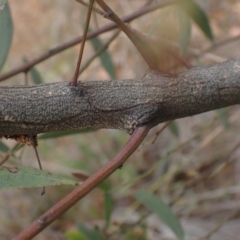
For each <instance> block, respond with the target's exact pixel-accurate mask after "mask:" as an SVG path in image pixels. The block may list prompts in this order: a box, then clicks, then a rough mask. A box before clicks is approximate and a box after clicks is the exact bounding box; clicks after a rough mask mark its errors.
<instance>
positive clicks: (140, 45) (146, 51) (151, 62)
mask: <svg viewBox="0 0 240 240" xmlns="http://www.w3.org/2000/svg"><path fill="white" fill-rule="evenodd" d="M96 2H97V3H98V5H99V6H100V7H101V8H102V9H103V10H104V11H105V17H107V18H109V19H111V20H113V21H114V22H115V23H116V24H117V25H118V27H119V28H120V29H121V30H122V31H123V32H124V33H125V34H126V35H127V36H128V38H129V39H130V40H131V41H132V43H133V44H134V46H135V47H136V48H137V50H138V52H139V53H140V54H141V56H142V57H143V59H144V60H145V62H146V63H147V65H148V66H149V68H151V69H157V59H156V56H155V52H153V51H152V50H151V48H150V46H149V44H148V42H146V41H144V39H143V38H139V37H138V36H137V35H135V33H134V30H133V29H131V27H130V26H128V25H127V24H125V23H124V21H122V20H121V19H120V18H119V17H118V15H117V14H116V13H114V11H113V10H112V9H111V8H110V7H109V6H108V5H107V4H106V3H105V2H104V1H103V0H96Z"/></svg>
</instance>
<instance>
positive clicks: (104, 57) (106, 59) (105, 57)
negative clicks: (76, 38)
mask: <svg viewBox="0 0 240 240" xmlns="http://www.w3.org/2000/svg"><path fill="white" fill-rule="evenodd" d="M90 42H91V44H92V46H93V48H94V50H95V51H98V50H99V49H101V48H102V47H103V43H102V41H101V40H100V39H99V38H97V37H95V38H92V39H90ZM99 58H100V61H101V63H102V65H103V67H104V68H105V69H106V71H107V73H108V74H109V76H110V77H111V78H112V79H116V72H115V67H114V65H113V62H112V58H111V55H110V54H109V53H108V51H107V50H105V51H104V52H102V53H101V54H100V56H99Z"/></svg>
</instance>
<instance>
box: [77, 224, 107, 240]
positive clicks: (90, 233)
mask: <svg viewBox="0 0 240 240" xmlns="http://www.w3.org/2000/svg"><path fill="white" fill-rule="evenodd" d="M78 230H79V231H80V232H81V233H82V234H83V235H84V236H85V237H86V239H87V240H105V238H103V237H102V235H101V233H100V232H99V231H98V230H97V229H92V230H90V229H88V228H86V227H85V226H84V225H83V224H81V223H78Z"/></svg>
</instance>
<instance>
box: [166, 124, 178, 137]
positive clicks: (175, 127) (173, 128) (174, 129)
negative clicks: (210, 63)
mask: <svg viewBox="0 0 240 240" xmlns="http://www.w3.org/2000/svg"><path fill="white" fill-rule="evenodd" d="M168 129H169V130H170V131H171V133H172V134H173V135H174V136H175V137H179V135H180V132H179V128H178V125H177V123H176V122H175V121H172V122H171V123H170V124H169V125H168Z"/></svg>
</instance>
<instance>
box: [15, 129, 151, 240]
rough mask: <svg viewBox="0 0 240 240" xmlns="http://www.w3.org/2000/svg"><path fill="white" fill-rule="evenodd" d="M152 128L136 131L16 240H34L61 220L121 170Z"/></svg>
mask: <svg viewBox="0 0 240 240" xmlns="http://www.w3.org/2000/svg"><path fill="white" fill-rule="evenodd" d="M151 127H152V125H151V124H149V125H144V126H142V127H139V128H137V129H136V130H135V132H134V133H133V135H132V136H131V138H130V139H129V141H128V142H127V144H126V145H125V146H124V147H123V148H122V149H121V151H119V152H118V153H117V155H116V156H115V157H114V158H113V159H112V160H111V161H109V162H108V163H107V164H106V165H104V166H103V167H102V168H101V169H100V170H98V171H97V172H96V173H94V174H93V175H92V176H91V177H89V178H88V179H87V180H86V181H84V182H83V184H81V185H80V186H79V187H77V188H76V189H75V190H73V191H72V192H71V193H70V194H68V195H67V196H66V197H64V198H63V199H62V200H60V201H59V202H58V203H57V204H56V205H54V206H53V207H52V208H51V209H49V210H48V211H47V212H46V213H44V214H43V215H42V216H41V217H39V218H38V219H37V220H35V221H34V222H33V223H32V224H30V225H29V226H28V227H27V228H26V229H24V230H23V231H22V232H21V233H20V234H19V235H18V236H16V237H15V238H14V239H15V240H22V239H25V240H27V239H32V238H33V237H34V236H36V235H37V234H38V233H39V232H41V231H42V230H43V229H44V228H46V227H47V226H48V225H49V224H51V223H52V222H53V221H54V220H56V219H57V218H59V217H60V216H61V215H62V214H63V213H65V212H66V211H67V210H68V209H70V208H71V207H72V206H73V205H74V204H76V203H77V202H78V201H79V200H80V199H82V198H83V197H84V196H86V195H87V194H88V193H89V192H90V191H92V190H93V189H94V188H95V187H96V186H97V185H99V184H100V183H101V182H102V181H104V180H105V179H106V178H107V177H109V176H110V175H111V174H112V173H113V172H114V171H116V170H117V169H118V168H120V167H121V166H122V165H123V163H124V162H125V161H126V160H127V159H128V158H129V157H130V156H131V154H132V153H133V152H134V151H135V150H136V149H137V148H138V146H139V145H140V144H141V142H142V141H143V139H144V138H145V137H146V135H147V133H148V131H149V130H150V128H151Z"/></svg>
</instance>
